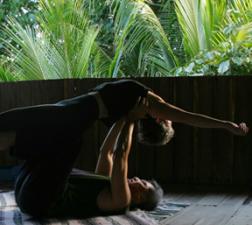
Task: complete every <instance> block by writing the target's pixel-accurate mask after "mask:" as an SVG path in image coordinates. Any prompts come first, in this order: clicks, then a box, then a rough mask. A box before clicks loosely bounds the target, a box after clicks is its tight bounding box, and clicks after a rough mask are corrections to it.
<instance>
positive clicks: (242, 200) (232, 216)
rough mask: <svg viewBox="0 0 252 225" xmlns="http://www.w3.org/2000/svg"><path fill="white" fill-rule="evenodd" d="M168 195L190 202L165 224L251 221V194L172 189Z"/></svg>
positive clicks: (248, 224)
mask: <svg viewBox="0 0 252 225" xmlns="http://www.w3.org/2000/svg"><path fill="white" fill-rule="evenodd" d="M166 195H167V196H168V199H169V200H170V201H172V202H177V203H190V206H188V207H186V208H185V209H183V210H182V211H180V212H179V213H177V214H175V215H174V216H171V217H169V218H167V219H166V220H164V221H162V225H252V195H251V193H249V192H247V191H239V192H212V191H211V192H190V193H185V192H184V193H183V192H171V193H169V192H168V193H167V194H166Z"/></svg>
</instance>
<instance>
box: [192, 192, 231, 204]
mask: <svg viewBox="0 0 252 225" xmlns="http://www.w3.org/2000/svg"><path fill="white" fill-rule="evenodd" d="M225 198H226V194H225V193H207V194H206V195H205V196H204V197H203V198H202V199H201V200H200V201H199V202H198V203H197V205H202V206H218V205H220V204H221V202H223V201H224V199H225Z"/></svg>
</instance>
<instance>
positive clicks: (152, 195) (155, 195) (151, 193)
mask: <svg viewBox="0 0 252 225" xmlns="http://www.w3.org/2000/svg"><path fill="white" fill-rule="evenodd" d="M148 182H150V183H151V184H152V185H153V187H154V189H153V188H150V189H149V190H148V192H146V193H145V196H144V199H145V200H144V201H143V202H142V203H140V204H137V205H135V208H139V209H142V210H148V211H150V210H154V209H155V208H156V207H157V205H158V203H159V202H160V201H161V200H162V198H163V195H164V191H163V189H162V187H161V186H160V185H159V184H158V183H157V182H156V181H155V180H148Z"/></svg>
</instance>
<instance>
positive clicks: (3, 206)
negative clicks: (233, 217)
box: [0, 191, 188, 225]
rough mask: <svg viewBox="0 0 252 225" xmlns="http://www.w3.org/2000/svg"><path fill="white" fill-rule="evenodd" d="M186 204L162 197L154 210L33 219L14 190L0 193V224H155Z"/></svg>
mask: <svg viewBox="0 0 252 225" xmlns="http://www.w3.org/2000/svg"><path fill="white" fill-rule="evenodd" d="M186 206H188V204H183V203H181V204H180V203H172V202H170V201H168V200H167V199H165V198H164V199H163V200H162V201H161V203H160V204H159V205H158V207H157V208H156V209H155V210H154V211H149V212H146V211H142V210H135V211H130V212H127V213H126V214H124V215H116V216H106V217H94V218H89V219H82V220H73V219H70V220H60V219H57V220H55V219H50V220H39V221H38V220H34V219H32V217H30V216H29V215H26V214H24V213H21V212H20V210H19V208H18V207H17V205H16V202H15V200H14V192H13V191H9V192H2V193H0V225H23V224H25V225H156V224H160V223H161V222H162V220H164V219H166V218H167V217H169V216H171V215H174V214H175V213H177V212H179V211H180V210H181V209H183V208H185V207H186Z"/></svg>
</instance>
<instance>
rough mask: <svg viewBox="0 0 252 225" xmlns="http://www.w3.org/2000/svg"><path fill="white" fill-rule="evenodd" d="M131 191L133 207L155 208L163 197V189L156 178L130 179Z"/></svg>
mask: <svg viewBox="0 0 252 225" xmlns="http://www.w3.org/2000/svg"><path fill="white" fill-rule="evenodd" d="M128 184H129V188H130V192H131V207H132V208H140V209H143V210H153V209H154V208H155V207H156V206H157V205H158V203H159V202H160V200H161V199H162V197H163V189H162V188H161V187H160V185H159V184H158V183H157V182H156V181H155V180H149V181H147V180H143V179H139V178H138V177H134V178H132V179H128Z"/></svg>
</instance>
